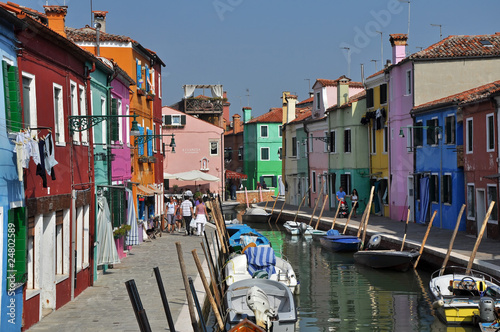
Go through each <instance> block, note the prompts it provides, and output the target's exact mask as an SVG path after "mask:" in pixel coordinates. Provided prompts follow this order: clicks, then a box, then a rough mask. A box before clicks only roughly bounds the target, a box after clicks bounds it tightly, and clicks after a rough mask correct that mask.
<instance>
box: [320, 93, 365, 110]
mask: <svg viewBox="0 0 500 332" xmlns="http://www.w3.org/2000/svg"><path fill="white" fill-rule="evenodd" d="M364 98H366V90H363V91H361V92H359V93H356V94H355V95H354V96H351V97H350V98H349V101H348V102H347V103H344V104H342V105H340V106H337V105H333V106H331V107H328V109H327V110H326V111H327V112H330V111H334V110H336V109H339V108H346V107H349V106H351V105H352V103H354V102H357V101H360V100H361V99H364Z"/></svg>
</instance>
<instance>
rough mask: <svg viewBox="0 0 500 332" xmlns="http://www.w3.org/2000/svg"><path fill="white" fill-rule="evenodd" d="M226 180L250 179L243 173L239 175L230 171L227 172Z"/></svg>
mask: <svg viewBox="0 0 500 332" xmlns="http://www.w3.org/2000/svg"><path fill="white" fill-rule="evenodd" d="M226 179H242V180H246V179H248V176H247V175H246V174H242V173H238V172H235V171H230V170H228V169H227V170H226Z"/></svg>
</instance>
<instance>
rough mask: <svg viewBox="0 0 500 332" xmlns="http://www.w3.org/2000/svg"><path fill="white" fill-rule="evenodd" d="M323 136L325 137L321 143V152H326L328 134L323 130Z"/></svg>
mask: <svg viewBox="0 0 500 332" xmlns="http://www.w3.org/2000/svg"><path fill="white" fill-rule="evenodd" d="M323 136H324V137H325V140H324V143H323V152H328V148H329V146H328V136H329V135H328V132H327V131H325V132H324V133H323Z"/></svg>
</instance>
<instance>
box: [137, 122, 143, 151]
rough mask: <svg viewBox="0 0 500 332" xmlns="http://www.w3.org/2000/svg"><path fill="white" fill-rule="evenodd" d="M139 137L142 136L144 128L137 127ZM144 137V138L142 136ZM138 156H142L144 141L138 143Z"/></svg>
mask: <svg viewBox="0 0 500 332" xmlns="http://www.w3.org/2000/svg"><path fill="white" fill-rule="evenodd" d="M139 135H141V136H142V135H144V128H142V127H139ZM143 137H144V136H143ZM138 152H139V156H144V140H143V141H142V142H141V141H139V150H138Z"/></svg>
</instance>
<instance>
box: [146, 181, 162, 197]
mask: <svg viewBox="0 0 500 332" xmlns="http://www.w3.org/2000/svg"><path fill="white" fill-rule="evenodd" d="M148 189H150V190H152V191H154V193H155V194H158V195H163V191H161V190H160V189H158V188H156V187H155V186H153V185H152V184H148Z"/></svg>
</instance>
